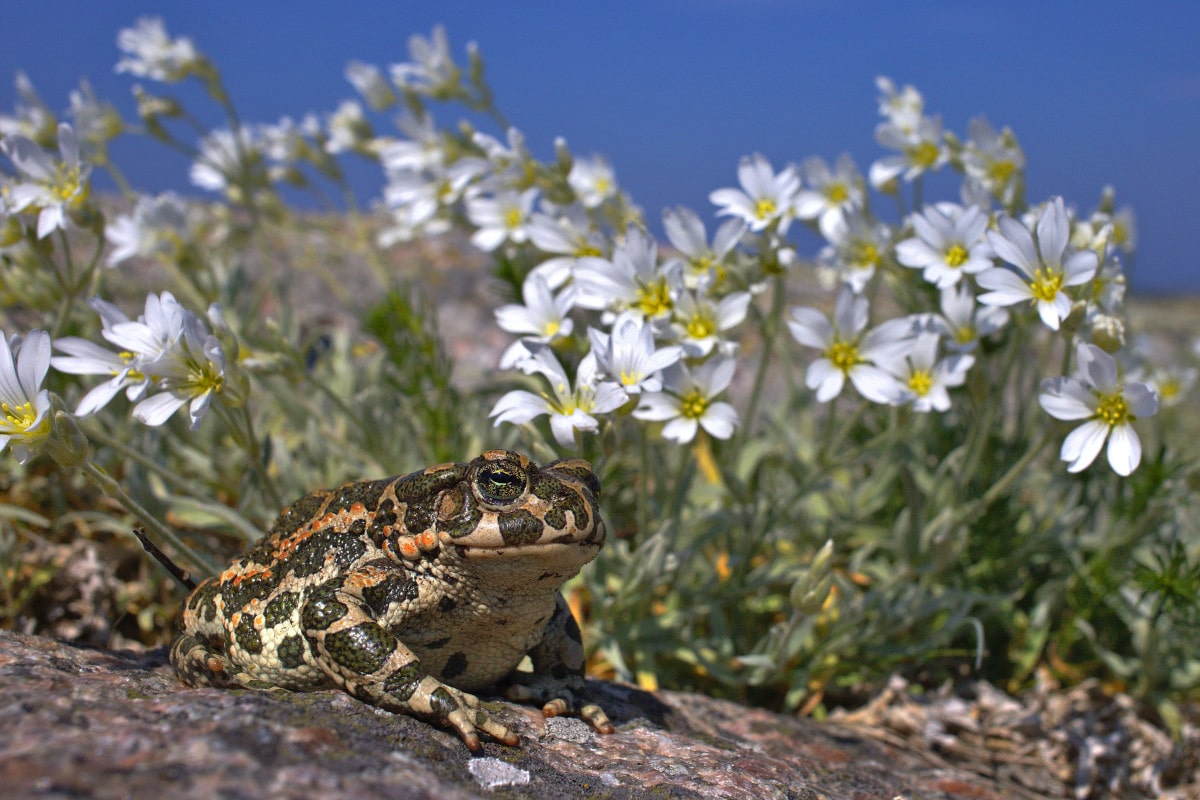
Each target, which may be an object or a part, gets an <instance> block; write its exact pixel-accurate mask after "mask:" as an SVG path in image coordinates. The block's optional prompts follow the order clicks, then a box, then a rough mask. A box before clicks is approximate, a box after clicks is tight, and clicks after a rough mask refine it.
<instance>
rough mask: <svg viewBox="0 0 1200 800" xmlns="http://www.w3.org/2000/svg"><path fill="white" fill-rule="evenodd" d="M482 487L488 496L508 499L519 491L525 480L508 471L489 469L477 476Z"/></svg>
mask: <svg viewBox="0 0 1200 800" xmlns="http://www.w3.org/2000/svg"><path fill="white" fill-rule="evenodd" d="M479 478H480V483H481V484H482V487H481V488H482V489H483V491H484V493H485V494H487V495H488V496H489V497H495V498H498V499H504V500H509V499H512V498H514V497H516V496H517V495H519V494H520V493H521V490H522V489H523V488H524V487H525V482H524V481H523V480H521V478H520V477H518V476H516V475H513V474H512V473H510V472H503V471H501V470H490V471H488V472H485V473H483V474H481V475H480V476H479Z"/></svg>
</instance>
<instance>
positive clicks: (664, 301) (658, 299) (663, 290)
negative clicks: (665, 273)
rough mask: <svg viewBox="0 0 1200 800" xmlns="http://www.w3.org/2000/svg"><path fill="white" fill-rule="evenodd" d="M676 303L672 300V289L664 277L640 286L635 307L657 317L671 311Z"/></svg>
mask: <svg viewBox="0 0 1200 800" xmlns="http://www.w3.org/2000/svg"><path fill="white" fill-rule="evenodd" d="M674 305H675V304H674V303H673V302H672V301H671V291H670V290H669V289H668V288H667V281H666V280H665V279H664V278H659V279H658V280H656V281H654V282H653V283H648V284H644V285H642V286H639V287H638V290H637V300H636V301H635V302H634V304H633V306H634V308H636V309H637V310H638V311H641V312H642V313H643V314H645V315H646V316H647V317H657V316H659V315H660V314H663V313H665V312H667V311H670V310H671V308H672V307H673V306H674Z"/></svg>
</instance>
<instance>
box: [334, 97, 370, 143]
mask: <svg viewBox="0 0 1200 800" xmlns="http://www.w3.org/2000/svg"><path fill="white" fill-rule="evenodd" d="M325 132H326V136H327V137H328V138H327V139H326V140H325V152H326V153H330V154H334V155H336V154H337V153H344V152H347V151H350V152H369V151H370V142H371V140H372V137H373V135H374V132H373V131H372V129H371V123H369V122H368V121H367V117H366V114H364V113H363V110H362V106H361V105H359V103H358V101H357V100H343V101H342V102H341V103H339V104H338V107H337V110H336V111H334V112H333V113H332V114H330V115H329V116H328V117H326V119H325Z"/></svg>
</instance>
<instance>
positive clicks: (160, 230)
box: [104, 192, 188, 267]
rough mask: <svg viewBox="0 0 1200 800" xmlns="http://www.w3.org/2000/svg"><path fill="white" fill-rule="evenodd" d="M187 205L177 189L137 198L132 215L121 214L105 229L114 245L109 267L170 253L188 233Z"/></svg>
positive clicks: (109, 257)
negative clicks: (176, 192) (133, 259)
mask: <svg viewBox="0 0 1200 800" xmlns="http://www.w3.org/2000/svg"><path fill="white" fill-rule="evenodd" d="M187 227H188V221H187V207H186V206H185V205H184V204H183V200H182V199H181V198H180V197H179V195H177V194H175V193H174V192H165V193H163V194H160V195H158V196H157V197H147V196H145V195H143V196H141V197H138V201H137V204H136V205H135V206H134V208H133V213H132V214H121V215H120V216H118V217H117V218H116V219H115V220H113V222H112V223H111V224H110V225H108V226H106V227H105V229H104V238H105V239H107V240H108V242H109V244H111V245H112V246H113V250H112V252H111V253H109V254H108V262H107V263H108V266H110V267H115V266H116V265H118V264H120V263H121V262H123V261H128V260H129V259H131V258H147V257H150V256H170V255H171V254H172V253H175V252H176V251H177V250H178V248H179V245H180V242H181V240H182V239H183V237H184V236H185V235H186V233H187Z"/></svg>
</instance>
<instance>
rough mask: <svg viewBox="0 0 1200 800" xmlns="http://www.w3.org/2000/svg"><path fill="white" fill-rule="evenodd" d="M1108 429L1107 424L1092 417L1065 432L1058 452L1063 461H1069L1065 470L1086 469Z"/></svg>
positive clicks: (1093, 458)
mask: <svg viewBox="0 0 1200 800" xmlns="http://www.w3.org/2000/svg"><path fill="white" fill-rule="evenodd" d="M1108 431H1109V428H1108V425H1106V424H1104V423H1103V422H1101V421H1100V420H1096V419H1093V420H1089V421H1088V422H1085V423H1083V424H1082V425H1080V426H1079V427H1078V428H1076V429H1075V430H1073V431H1071V432H1070V433H1069V434H1067V438H1066V439H1064V440H1063V444H1062V451H1061V452H1060V454H1059V455H1060V457H1061V458H1062V460H1063V461H1067V462H1070V463H1069V464H1068V465H1067V472H1081V471H1082V470H1085V469H1087V468H1088V466H1089V465H1090V464H1091V463H1092V462H1093V461H1095V460H1096V455H1097V454H1098V453H1099V452H1100V448H1101V447H1102V446H1103V445H1104V439H1105V437H1107V436H1108Z"/></svg>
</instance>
